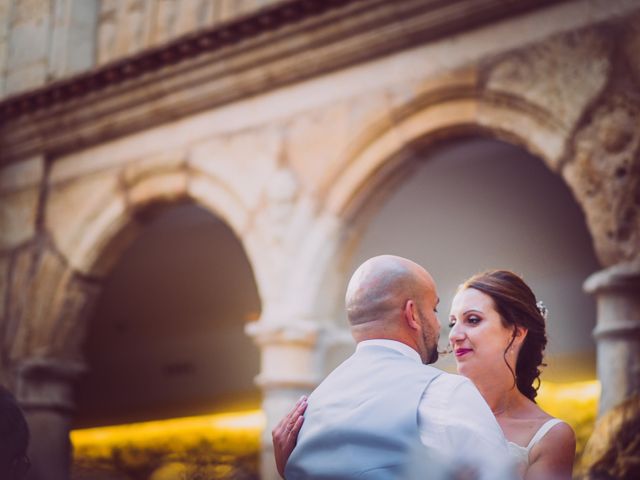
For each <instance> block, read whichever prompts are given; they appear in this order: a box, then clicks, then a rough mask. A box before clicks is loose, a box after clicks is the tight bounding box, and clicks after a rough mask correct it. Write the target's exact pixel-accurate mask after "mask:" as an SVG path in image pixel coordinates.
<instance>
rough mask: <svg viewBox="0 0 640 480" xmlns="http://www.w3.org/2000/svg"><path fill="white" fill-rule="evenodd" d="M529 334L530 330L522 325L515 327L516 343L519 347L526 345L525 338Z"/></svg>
mask: <svg viewBox="0 0 640 480" xmlns="http://www.w3.org/2000/svg"><path fill="white" fill-rule="evenodd" d="M527 333H529V329H528V328H525V327H521V326H520V325H516V326H515V335H514V337H513V338H514V342H517V343H518V345H522V344H523V343H524V340H525V338H527Z"/></svg>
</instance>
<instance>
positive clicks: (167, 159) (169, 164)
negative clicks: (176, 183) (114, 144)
mask: <svg viewBox="0 0 640 480" xmlns="http://www.w3.org/2000/svg"><path fill="white" fill-rule="evenodd" d="M185 163H186V157H185V154H184V153H183V152H182V151H180V150H176V151H173V152H171V151H169V152H163V153H160V154H158V155H155V156H150V157H145V158H144V159H142V160H139V161H137V162H131V163H129V164H127V166H126V167H125V169H124V172H123V175H122V178H123V180H124V182H125V184H126V185H132V184H134V183H136V182H139V181H141V180H143V179H144V178H146V177H150V176H153V175H158V174H161V173H173V172H176V171H180V170H181V169H182V168H183V167H184V166H185Z"/></svg>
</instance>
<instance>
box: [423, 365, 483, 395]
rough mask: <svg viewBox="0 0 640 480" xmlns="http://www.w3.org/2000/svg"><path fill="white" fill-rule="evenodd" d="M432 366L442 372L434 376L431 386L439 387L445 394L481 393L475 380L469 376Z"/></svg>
mask: <svg viewBox="0 0 640 480" xmlns="http://www.w3.org/2000/svg"><path fill="white" fill-rule="evenodd" d="M427 366H428V365H427ZM431 368H433V369H434V370H437V371H439V372H440V374H439V375H438V376H437V377H435V378H434V380H433V382H432V383H431V387H430V388H435V389H438V390H439V391H440V392H441V393H442V394H445V395H469V394H471V395H475V394H476V393H477V394H478V395H479V394H480V393H479V392H478V389H477V388H476V386H475V385H474V384H473V382H472V381H471V380H469V379H468V378H467V377H463V376H462V375H457V374H455V373H448V372H444V371H442V370H438V369H436V368H434V367H431Z"/></svg>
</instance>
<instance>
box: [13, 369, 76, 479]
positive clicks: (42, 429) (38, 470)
mask: <svg viewBox="0 0 640 480" xmlns="http://www.w3.org/2000/svg"><path fill="white" fill-rule="evenodd" d="M84 371H85V367H84V365H82V364H79V363H73V362H65V361H60V360H55V359H46V358H32V359H27V360H25V361H23V362H21V363H20V365H19V367H18V386H17V398H18V402H19V403H20V406H21V407H22V409H23V410H24V413H25V416H26V417H27V422H28V424H29V429H30V432H31V440H30V443H29V458H30V459H31V469H30V471H29V475H28V477H27V478H28V480H68V478H69V466H70V460H71V443H70V440H69V431H70V428H71V419H72V414H73V410H74V406H75V405H74V402H73V390H74V381H75V380H76V379H77V378H78V376H79V375H80V374H82V373H83V372H84Z"/></svg>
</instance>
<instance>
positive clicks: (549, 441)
mask: <svg viewBox="0 0 640 480" xmlns="http://www.w3.org/2000/svg"><path fill="white" fill-rule="evenodd" d="M536 437H538V438H537V439H536ZM534 440H537V441H535V442H533V441H534ZM532 443H534V444H533V445H531V450H530V460H531V463H533V462H535V461H538V460H540V459H543V458H545V459H547V461H552V462H553V460H554V459H556V460H562V459H563V458H565V457H567V456H570V457H571V458H572V459H573V456H574V455H575V449H576V435H575V432H574V431H573V428H571V425H569V424H568V423H566V422H564V421H562V420H560V419H557V418H553V417H551V416H549V418H548V419H546V420H545V421H544V423H542V425H541V426H540V428H539V429H538V432H537V433H536V434H535V435H534V438H533V439H532ZM554 463H555V462H554Z"/></svg>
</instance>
